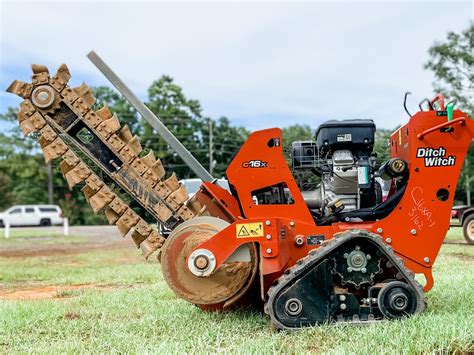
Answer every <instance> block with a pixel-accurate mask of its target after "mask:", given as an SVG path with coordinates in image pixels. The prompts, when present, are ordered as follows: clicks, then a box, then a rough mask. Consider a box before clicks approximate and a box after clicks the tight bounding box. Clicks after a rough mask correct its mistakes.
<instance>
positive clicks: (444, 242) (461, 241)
mask: <svg viewBox="0 0 474 355" xmlns="http://www.w3.org/2000/svg"><path fill="white" fill-rule="evenodd" d="M443 244H456V245H467V246H469V245H470V244H467V242H466V241H465V240H450V239H445V240H444V241H443Z"/></svg>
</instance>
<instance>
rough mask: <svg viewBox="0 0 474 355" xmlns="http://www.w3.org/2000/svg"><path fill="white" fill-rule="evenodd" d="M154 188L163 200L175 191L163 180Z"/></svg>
mask: <svg viewBox="0 0 474 355" xmlns="http://www.w3.org/2000/svg"><path fill="white" fill-rule="evenodd" d="M154 190H155V191H156V192H157V193H158V195H159V196H160V198H161V199H163V200H164V199H166V198H167V197H168V196H169V195H170V193H172V192H173V191H171V190H170V188H169V187H168V186H167V185H166V184H165V183H164V182H163V181H158V182H157V183H156V185H155V187H154Z"/></svg>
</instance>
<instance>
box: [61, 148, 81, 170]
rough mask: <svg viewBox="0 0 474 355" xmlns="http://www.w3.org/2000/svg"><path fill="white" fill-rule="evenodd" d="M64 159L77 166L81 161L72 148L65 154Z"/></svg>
mask: <svg viewBox="0 0 474 355" xmlns="http://www.w3.org/2000/svg"><path fill="white" fill-rule="evenodd" d="M63 159H64V160H65V161H66V163H68V164H69V165H72V166H76V165H77V164H79V162H80V159H79V158H78V157H77V155H76V154H74V152H73V151H72V150H70V149H69V150H68V151H67V152H66V153H65V154H64V155H63Z"/></svg>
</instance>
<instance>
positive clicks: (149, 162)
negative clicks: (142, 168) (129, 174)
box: [140, 150, 156, 168]
mask: <svg viewBox="0 0 474 355" xmlns="http://www.w3.org/2000/svg"><path fill="white" fill-rule="evenodd" d="M140 159H141V160H142V162H143V163H145V165H146V166H148V167H149V168H151V167H152V166H153V164H155V162H156V158H155V153H153V150H150V151H149V152H148V154H147V155H145V156H143V157H141V158H140Z"/></svg>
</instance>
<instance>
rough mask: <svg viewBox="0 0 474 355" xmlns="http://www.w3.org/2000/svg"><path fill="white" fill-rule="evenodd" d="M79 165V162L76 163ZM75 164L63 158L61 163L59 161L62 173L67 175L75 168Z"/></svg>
mask: <svg viewBox="0 0 474 355" xmlns="http://www.w3.org/2000/svg"><path fill="white" fill-rule="evenodd" d="M76 165H77V164H76ZM74 166H75V165H71V164H68V162H67V161H66V160H62V161H61V163H59V170H61V173H62V174H63V175H64V176H66V174H67V173H68V172H69V171H71V170H72V169H74Z"/></svg>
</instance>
